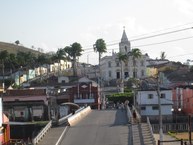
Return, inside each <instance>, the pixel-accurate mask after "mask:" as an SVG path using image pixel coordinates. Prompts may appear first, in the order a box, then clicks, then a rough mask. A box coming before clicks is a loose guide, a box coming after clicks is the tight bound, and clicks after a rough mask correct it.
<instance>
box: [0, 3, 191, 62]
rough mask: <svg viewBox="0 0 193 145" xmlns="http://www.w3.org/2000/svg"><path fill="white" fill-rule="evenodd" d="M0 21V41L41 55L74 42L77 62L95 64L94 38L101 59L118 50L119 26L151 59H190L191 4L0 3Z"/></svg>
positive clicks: (120, 32) (182, 60)
mask: <svg viewBox="0 0 193 145" xmlns="http://www.w3.org/2000/svg"><path fill="white" fill-rule="evenodd" d="M0 18H1V21H0V41H2V42H8V43H14V42H15V41H16V40H19V41H20V43H21V45H23V46H26V47H29V48H31V47H32V46H34V47H35V48H36V49H37V48H42V49H44V52H50V51H54V52H56V51H57V50H58V48H64V47H65V46H70V45H71V44H73V43H74V42H78V43H80V44H81V46H82V49H83V50H84V52H83V53H82V56H81V57H80V58H79V61H80V62H86V63H90V64H98V54H97V53H96V52H94V51H93V48H92V46H93V44H94V43H95V42H96V40H97V39H99V38H102V39H104V40H105V42H106V44H107V53H105V54H103V56H105V55H111V54H112V51H114V52H118V51H119V49H118V48H119V46H118V43H119V42H120V40H121V36H122V33H123V29H124V27H125V31H126V34H127V37H128V39H129V40H130V42H131V47H132V48H139V49H140V50H141V51H142V53H143V54H145V53H148V55H149V56H150V58H152V59H155V58H160V54H161V52H165V53H166V58H167V59H169V60H171V61H180V62H182V63H184V62H186V61H187V59H190V60H193V49H192V47H193V29H191V28H192V27H193V0H17V1H16V0H0ZM186 28H187V29H186ZM189 28H190V29H189ZM178 30H180V31H178ZM176 31H177V32H176ZM168 32H169V33H168ZM170 32H175V33H170ZM167 33H168V34H167ZM159 34H162V35H159ZM149 36H153V37H149ZM148 37H149V38H148ZM139 39H140V40H139Z"/></svg>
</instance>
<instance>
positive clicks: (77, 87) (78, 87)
mask: <svg viewBox="0 0 193 145" xmlns="http://www.w3.org/2000/svg"><path fill="white" fill-rule="evenodd" d="M77 88H78V99H80V88H79V80H78V87H77Z"/></svg>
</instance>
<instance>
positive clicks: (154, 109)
mask: <svg viewBox="0 0 193 145" xmlns="http://www.w3.org/2000/svg"><path fill="white" fill-rule="evenodd" d="M160 95H161V96H160V101H161V115H162V119H163V122H164V121H166V122H168V121H172V111H171V109H172V105H173V102H172V90H171V89H160ZM136 104H137V108H138V109H139V112H140V114H141V116H142V120H143V119H146V117H149V118H150V120H151V121H152V122H153V121H155V122H157V121H158V120H159V103H158V94H157V90H156V89H146V90H138V91H137V93H136Z"/></svg>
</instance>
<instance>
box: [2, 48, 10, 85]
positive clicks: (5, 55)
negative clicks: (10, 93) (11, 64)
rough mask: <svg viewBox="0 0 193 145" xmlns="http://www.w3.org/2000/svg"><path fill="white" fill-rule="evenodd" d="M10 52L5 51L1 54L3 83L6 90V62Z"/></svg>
mask: <svg viewBox="0 0 193 145" xmlns="http://www.w3.org/2000/svg"><path fill="white" fill-rule="evenodd" d="M8 56H9V55H8V52H7V50H3V51H1V52H0V60H1V66H2V75H3V82H2V87H3V89H4V87H5V84H4V82H5V77H4V76H5V62H6V61H7V60H8Z"/></svg>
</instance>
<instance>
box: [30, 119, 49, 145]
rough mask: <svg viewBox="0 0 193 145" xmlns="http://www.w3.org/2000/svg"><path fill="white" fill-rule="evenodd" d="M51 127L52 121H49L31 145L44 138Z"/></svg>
mask: <svg viewBox="0 0 193 145" xmlns="http://www.w3.org/2000/svg"><path fill="white" fill-rule="evenodd" d="M51 127H52V121H50V122H49V123H48V124H47V125H46V126H45V127H44V128H43V129H42V130H41V131H40V133H39V134H38V135H37V136H36V137H35V138H34V139H33V140H32V143H33V145H36V144H38V143H39V142H40V140H41V139H42V138H43V137H44V136H45V134H46V133H47V132H48V131H49V129H50V128H51Z"/></svg>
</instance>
